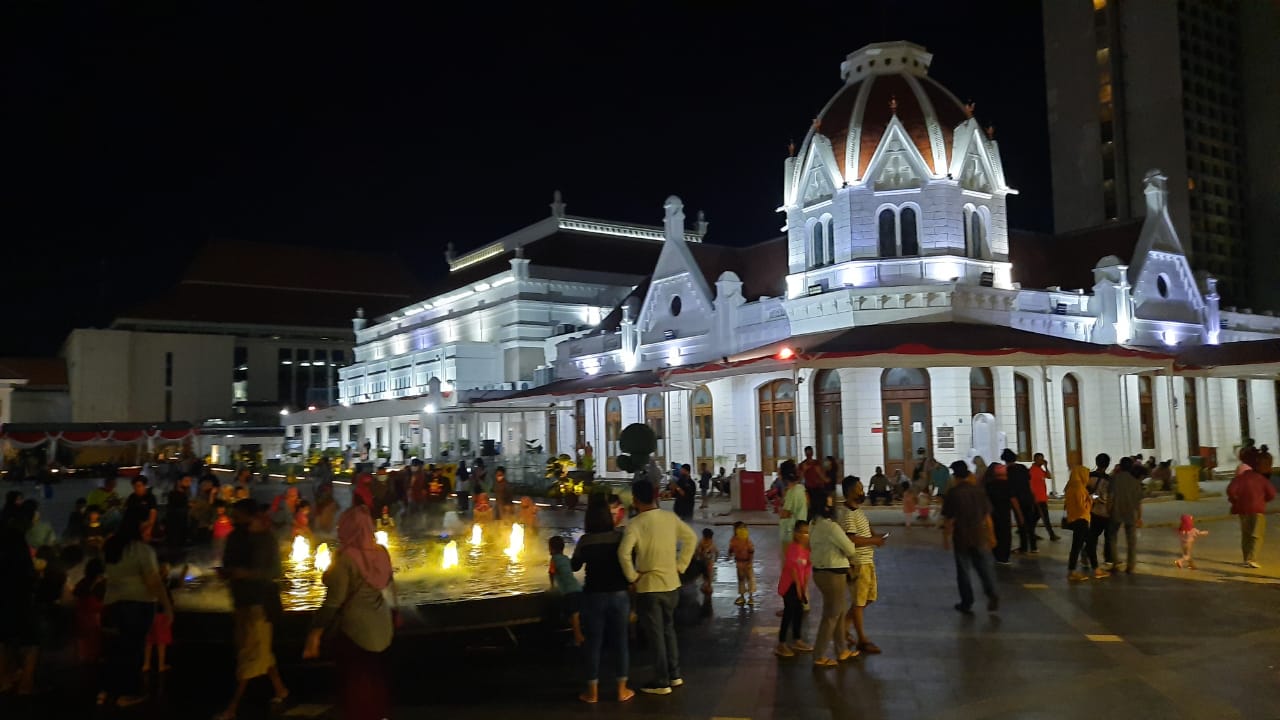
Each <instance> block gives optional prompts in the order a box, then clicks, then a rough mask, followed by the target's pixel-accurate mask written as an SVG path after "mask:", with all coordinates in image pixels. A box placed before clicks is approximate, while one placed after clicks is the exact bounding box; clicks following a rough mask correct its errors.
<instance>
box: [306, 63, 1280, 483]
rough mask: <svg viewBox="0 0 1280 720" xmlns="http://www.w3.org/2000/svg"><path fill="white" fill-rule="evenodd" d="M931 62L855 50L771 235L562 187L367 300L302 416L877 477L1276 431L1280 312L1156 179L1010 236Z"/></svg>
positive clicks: (1229, 445)
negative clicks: (1186, 218) (403, 303)
mask: <svg viewBox="0 0 1280 720" xmlns="http://www.w3.org/2000/svg"><path fill="white" fill-rule="evenodd" d="M931 62H932V56H931V55H930V54H929V53H927V52H926V51H925V50H924V49H923V48H921V47H919V46H916V45H912V44H909V43H882V44H875V45H870V46H867V47H865V48H863V49H861V50H859V51H857V52H855V53H853V54H851V55H850V56H849V57H848V58H847V59H846V60H845V62H844V63H842V64H841V66H840V71H841V72H840V75H841V78H842V79H843V81H844V84H843V86H842V87H841V88H840V89H839V90H838V91H837V92H836V94H835V96H834V97H833V98H832V99H831V101H830V102H828V103H827V105H826V107H825V108H824V109H823V111H822V113H821V114H820V115H819V116H818V117H817V118H816V119H814V121H813V124H812V128H811V130H810V131H809V133H808V136H807V137H806V138H805V141H804V143H803V144H802V146H801V147H800V148H799V152H798V153H793V156H792V157H790V158H788V159H787V160H786V162H785V165H784V183H783V201H782V205H781V206H780V207H779V212H781V213H783V214H784V215H785V218H786V223H785V226H784V233H785V234H784V236H782V237H779V238H776V239H774V240H769V241H766V242H763V243H760V244H758V245H754V246H750V247H739V248H730V247H725V246H718V245H713V244H710V243H704V242H702V239H703V235H704V234H705V232H706V223H705V222H703V221H701V218H699V223H698V227H697V231H696V232H694V233H690V232H688V230H687V229H686V227H685V217H684V211H683V207H682V204H681V202H680V200H679V199H678V198H675V197H671V198H669V199H668V200H667V202H666V204H665V220H664V226H663V228H662V229H661V230H658V229H656V228H641V227H635V226H625V225H617V224H612V223H604V222H598V221H587V220H583V219H578V218H571V217H568V216H566V215H564V211H563V204H562V203H560V202H559V199H558V198H557V201H556V203H554V204H553V210H552V215H551V217H549V218H548V219H546V220H544V221H542V222H541V223H538V224H535V225H533V226H530V227H529V228H526V229H524V230H522V231H520V232H518V233H515V234H513V235H511V236H508V237H507V238H503V239H502V240H499V241H496V242H494V243H491V244H489V245H486V246H484V247H482V248H480V249H479V250H476V251H474V252H472V253H470V254H468V255H465V256H462V257H451V259H450V264H451V267H450V269H451V273H450V281H449V282H448V283H447V284H446V287H445V288H443V289H442V291H441V293H440V294H439V295H437V296H436V297H434V298H431V299H429V300H428V301H426V302H424V303H420V304H414V305H413V306H410V307H407V308H404V309H402V310H401V311H400V312H398V313H396V314H393V315H391V316H389V317H387V318H383V319H381V320H379V321H378V322H377V323H376V324H373V325H370V326H368V327H364V326H363V325H362V322H363V321H362V320H357V342H358V345H357V348H356V361H357V362H356V364H354V365H352V366H351V367H348V368H344V369H343V371H342V393H341V395H342V398H343V403H344V405H348V406H349V407H343V408H337V409H332V410H329V411H317V412H316V413H305V414H301V415H299V416H298V417H297V418H296V420H295V419H294V418H291V419H290V424H291V427H290V428H289V429H288V432H289V434H290V435H294V434H297V433H301V434H302V436H303V437H304V438H305V439H306V440H305V442H311V443H314V442H316V441H318V442H321V443H322V444H323V443H325V442H327V440H328V438H330V437H332V433H333V432H335V430H334V428H336V432H338V433H341V435H340V437H342V438H343V439H344V440H349V439H353V437H354V436H353V435H352V434H351V433H352V432H353V428H355V427H356V426H357V425H359V426H361V427H362V428H364V430H363V432H364V434H363V435H360V436H359V437H361V438H367V437H369V436H370V432H369V428H375V429H376V428H382V427H386V428H388V430H387V432H388V433H389V435H388V436H387V437H388V438H389V439H390V444H391V445H398V444H399V441H400V440H402V439H403V438H404V436H405V433H406V432H413V430H414V428H418V429H419V431H420V432H422V433H423V441H422V442H421V445H422V452H423V453H424V454H426V455H438V454H440V452H441V450H442V449H444V448H447V447H455V446H454V445H453V444H452V443H454V442H456V441H457V440H460V439H462V438H469V439H472V440H484V439H491V440H495V441H497V442H499V443H501V445H502V452H503V454H505V455H508V456H511V460H512V461H513V462H514V461H516V457H515V456H517V455H519V454H520V453H521V452H522V451H523V449H524V447H525V441H534V442H533V443H532V444H534V445H540V446H544V447H545V448H546V449H547V450H549V451H555V452H570V453H572V452H574V451H576V450H579V449H582V448H584V447H586V446H587V445H588V444H589V445H591V446H592V447H593V448H594V449H595V454H596V456H597V458H598V460H599V467H598V471H599V472H602V473H604V474H614V473H616V474H618V475H621V473H617V465H616V462H615V460H616V457H617V455H618V453H619V448H618V436H619V433H620V431H621V429H622V428H623V427H625V426H626V425H628V424H630V423H632V422H646V423H648V424H649V425H651V426H652V427H653V428H654V429H655V431H656V432H657V434H658V435H659V437H660V439H661V442H660V448H659V455H660V456H661V461H680V462H690V463H700V462H705V463H707V464H709V465H716V466H726V467H730V468H732V467H734V466H735V465H737V466H741V467H746V468H749V469H762V470H764V471H766V472H772V471H774V470H776V468H777V466H778V464H779V463H780V462H781V461H782V460H784V459H786V458H790V457H795V456H796V455H797V454H798V452H799V449H800V448H801V447H803V446H805V445H814V446H815V447H816V449H817V452H818V454H819V455H823V456H825V455H831V456H835V457H836V458H838V459H840V460H841V462H842V463H843V464H844V466H845V468H846V472H848V473H853V474H861V475H866V474H869V473H870V472H871V471H872V468H873V467H875V466H877V465H879V466H883V467H885V468H886V470H892V469H896V468H899V467H907V466H909V465H910V464H911V463H912V461H913V458H914V457H915V456H917V454H918V453H919V452H920V451H923V452H924V454H926V455H928V456H931V457H935V458H937V459H938V460H939V461H942V462H949V461H951V460H954V459H957V458H969V457H971V456H972V455H973V454H974V453H975V452H977V453H978V454H982V455H984V456H988V458H987V459H991V457H990V456H991V455H995V454H997V453H998V451H999V449H1000V448H1002V447H1006V446H1007V447H1012V448H1014V449H1015V450H1017V451H1018V452H1019V454H1020V455H1022V456H1023V457H1026V458H1029V457H1030V454H1031V453H1032V452H1044V453H1045V454H1046V455H1047V456H1049V458H1050V459H1051V463H1052V464H1053V465H1054V467H1056V468H1062V469H1065V468H1066V467H1067V466H1069V465H1075V464H1079V463H1088V462H1091V459H1092V457H1093V455H1094V454H1096V453H1099V452H1109V453H1111V454H1112V455H1113V456H1115V455H1119V454H1122V453H1137V452H1142V453H1145V454H1154V455H1156V456H1157V457H1159V458H1161V459H1173V460H1174V461H1175V464H1185V463H1187V462H1189V461H1190V459H1191V458H1193V457H1197V458H1204V459H1206V460H1207V461H1210V462H1212V461H1213V460H1214V458H1217V457H1219V456H1222V457H1225V456H1226V455H1228V454H1230V453H1232V452H1234V449H1235V448H1236V447H1237V446H1238V445H1239V444H1240V443H1241V441H1242V439H1243V438H1245V437H1253V438H1257V440H1258V442H1259V443H1264V442H1269V443H1272V444H1275V443H1276V441H1277V406H1276V394H1277V386H1278V383H1277V375H1278V372H1280V319H1277V318H1274V317H1271V316H1269V315H1255V314H1252V313H1250V312H1247V311H1245V312H1234V311H1227V310H1226V309H1224V308H1221V307H1219V298H1218V295H1217V293H1216V291H1215V282H1214V280H1213V279H1212V278H1210V277H1202V278H1196V277H1194V276H1193V275H1192V274H1191V272H1190V270H1189V268H1188V264H1187V259H1186V256H1185V254H1184V252H1183V248H1182V245H1181V243H1180V242H1179V239H1178V237H1177V234H1176V232H1175V231H1174V229H1173V224H1172V222H1171V221H1170V219H1169V213H1168V208H1167V189H1166V187H1165V178H1164V176H1163V175H1161V174H1160V172H1159V171H1154V170H1153V171H1152V172H1150V173H1149V174H1148V175H1147V177H1146V198H1147V213H1146V217H1145V219H1144V220H1143V221H1142V222H1141V223H1129V224H1121V225H1113V226H1107V227H1104V228H1099V229H1097V230H1096V231H1090V232H1086V233H1075V234H1073V235H1071V236H1064V237H1060V238H1052V237H1034V236H1028V235H1025V234H1018V233H1014V234H1013V237H1011V233H1010V231H1009V228H1008V224H1007V221H1006V210H1005V203H1006V200H1007V198H1008V197H1009V196H1010V195H1012V194H1015V191H1014V190H1013V189H1012V188H1010V187H1009V185H1008V184H1007V181H1006V179H1005V177H1004V171H1003V168H1002V163H1001V160H1000V148H999V146H998V145H997V143H996V142H995V140H994V139H993V137H992V133H990V132H987V131H984V130H983V129H982V128H981V127H980V126H979V124H978V122H977V120H976V119H975V118H974V108H973V106H972V105H969V106H964V105H961V103H960V102H959V101H957V100H956V98H955V97H954V96H953V95H951V94H950V93H949V92H947V90H946V89H944V88H942V87H941V86H939V85H938V84H937V83H935V82H934V81H933V80H931V79H930V78H929V77H928V68H929V65H930V63H931ZM593 245H596V247H593ZM584 254H586V255H587V256H589V258H587V259H584V257H583V255H584ZM535 256H536V257H535ZM646 258H647V259H646ZM641 263H646V264H641ZM1089 268H1092V272H1091V273H1090V272H1089ZM1054 277H1060V278H1061V280H1058V281H1057V283H1058V284H1050V283H1053V282H1054V279H1053V278H1054ZM1072 283H1075V285H1074V287H1073V285H1072ZM544 349H545V351H546V354H545V358H544V356H543V355H542V353H543V351H544ZM540 365H545V367H539V366H540ZM295 423H296V424H295ZM317 429H318V433H319V437H318V440H317ZM379 437H381V436H379ZM428 438H434V440H435V442H437V443H444V444H437V445H432V444H431V442H430V441H429V440H428ZM378 444H382V443H378ZM413 444H415V445H416V444H418V443H413ZM456 447H457V448H458V449H460V450H465V448H464V447H463V445H457V446H456ZM476 449H477V448H476V447H471V448H470V450H471V451H472V452H474V451H475V450H476ZM1223 462H1226V461H1225V460H1223ZM527 464H529V465H530V466H532V465H533V463H527ZM1059 476H1061V477H1065V472H1060V473H1059Z"/></svg>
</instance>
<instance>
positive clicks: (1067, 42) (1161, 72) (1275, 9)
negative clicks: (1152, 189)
mask: <svg viewBox="0 0 1280 720" xmlns="http://www.w3.org/2000/svg"><path fill="white" fill-rule="evenodd" d="M1043 11H1044V36H1045V76H1046V82H1047V90H1048V105H1049V107H1048V110H1049V140H1050V153H1051V158H1052V173H1053V194H1054V223H1055V226H1056V230H1057V231H1058V232H1067V231H1070V230H1075V229H1079V228H1084V227H1090V226H1095V225H1100V224H1103V223H1105V222H1108V221H1112V220H1127V219H1130V218H1133V217H1136V216H1140V215H1142V214H1143V211H1144V202H1143V196H1142V192H1143V183H1142V180H1143V176H1144V173H1145V172H1146V171H1147V170H1148V169H1150V168H1161V169H1162V170H1164V172H1165V174H1166V176H1167V177H1168V178H1169V210H1170V216H1171V217H1172V219H1173V222H1174V225H1175V227H1176V229H1177V231H1178V234H1179V236H1181V237H1183V238H1189V239H1190V242H1189V243H1187V244H1186V245H1187V247H1186V249H1187V252H1188V254H1189V256H1190V258H1191V263H1192V267H1193V268H1194V269H1195V270H1196V271H1197V272H1202V273H1209V274H1211V275H1213V276H1215V277H1217V278H1218V279H1219V282H1218V289H1219V292H1220V293H1221V295H1222V298H1223V302H1224V303H1226V304H1229V305H1237V306H1241V307H1256V308H1258V309H1264V308H1267V309H1273V310H1280V283H1277V282H1275V277H1274V275H1273V274H1272V273H1271V272H1270V271H1269V268H1275V267H1277V266H1280V235H1278V233H1280V230H1278V228H1280V210H1277V208H1276V207H1275V206H1274V198H1275V197H1276V195H1277V194H1278V193H1280V121H1277V117H1280V116H1278V115H1277V113H1280V97H1278V94H1277V93H1276V92H1275V87H1276V81H1275V79H1274V76H1273V75H1272V73H1273V72H1275V71H1276V68H1277V67H1280V42H1277V38H1280V4H1278V3H1276V2H1274V1H1273V0H1242V1H1240V0H1177V1H1176V2H1173V1H1172V0H1045V1H1044V3H1043Z"/></svg>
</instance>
